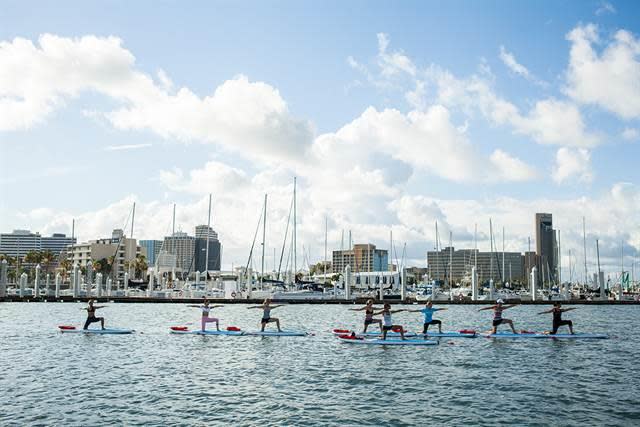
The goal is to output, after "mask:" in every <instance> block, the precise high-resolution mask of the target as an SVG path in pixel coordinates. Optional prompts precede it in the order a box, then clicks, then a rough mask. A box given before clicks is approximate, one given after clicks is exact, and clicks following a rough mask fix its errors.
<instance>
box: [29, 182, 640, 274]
mask: <svg viewBox="0 0 640 427" xmlns="http://www.w3.org/2000/svg"><path fill="white" fill-rule="evenodd" d="M271 178H274V179H275V181H273V183H272V184H269V183H270V182H271V181H270V180H271ZM251 180H252V184H253V183H255V182H262V184H265V185H266V187H258V186H257V185H249V186H247V187H246V189H243V191H242V194H243V195H244V197H237V192H236V191H235V189H234V188H225V189H222V190H221V191H220V192H218V193H217V194H214V199H213V200H214V203H213V215H212V216H213V221H212V224H213V227H214V229H216V231H218V232H219V234H220V238H221V240H222V242H223V245H224V248H225V249H224V259H223V262H224V266H225V268H230V267H231V265H232V264H234V265H238V264H244V263H246V261H247V257H248V248H249V247H250V245H251V241H252V239H253V233H254V231H255V225H256V224H257V221H258V217H259V215H260V211H261V207H262V201H263V199H262V198H263V194H264V191H265V190H268V192H269V204H268V213H267V248H269V249H270V250H271V251H272V248H280V247H281V245H282V240H283V237H284V228H285V226H286V221H287V216H288V213H289V207H290V204H291V193H292V190H293V189H292V183H291V182H288V183H286V184H285V183H279V182H278V178H277V177H268V176H267V177H261V178H257V176H254V177H252V178H251ZM315 185H316V183H315V182H308V181H307V180H306V179H300V180H299V187H298V208H299V210H298V233H299V234H298V241H299V248H298V251H299V259H300V258H301V255H300V254H301V253H302V245H303V244H304V246H305V248H306V250H307V251H308V252H310V253H311V262H315V261H318V260H320V259H321V258H322V255H321V254H322V248H323V246H324V226H323V225H324V218H325V216H326V217H328V218H329V237H328V239H329V248H334V249H335V248H339V247H340V244H341V237H342V230H346V231H348V230H352V235H353V239H354V241H356V242H358V243H360V242H372V243H375V244H377V245H378V246H379V247H381V248H387V247H388V242H389V231H390V229H393V234H394V240H395V241H396V249H398V250H401V249H399V247H401V246H402V243H403V242H410V243H411V244H410V245H409V247H408V248H409V250H410V252H409V253H408V254H407V256H408V257H409V258H410V259H411V263H412V264H415V265H424V258H425V252H426V251H427V250H431V249H432V248H433V246H434V240H435V221H438V227H439V232H440V238H441V240H443V241H445V242H446V241H448V233H449V231H451V232H452V233H453V241H454V245H455V246H456V247H473V234H474V225H475V224H477V225H478V241H479V247H480V249H481V250H488V249H489V239H488V232H489V230H488V222H489V218H492V219H493V223H494V227H495V228H494V229H501V228H502V227H505V230H506V248H507V250H516V251H524V250H526V249H527V237H528V236H532V235H533V225H532V223H533V215H534V213H535V212H552V213H553V216H554V225H555V228H557V229H560V230H562V248H563V253H564V256H565V261H564V266H565V268H566V266H567V264H568V261H567V258H566V257H567V254H568V251H569V250H572V251H573V254H574V256H576V254H579V255H580V256H582V216H583V215H584V216H586V218H587V240H588V242H587V244H588V248H587V251H588V253H587V256H588V262H589V269H590V271H593V268H594V267H593V266H594V264H595V239H596V238H598V239H600V242H601V245H602V247H611V248H616V247H617V246H616V245H618V247H619V244H620V242H621V241H623V242H624V244H625V248H626V249H625V251H626V253H627V256H630V255H633V254H635V256H638V255H639V254H640V217H639V216H638V215H636V213H637V212H638V210H640V188H639V187H638V186H637V185H635V184H632V183H617V184H615V185H613V186H612V187H611V188H610V190H609V191H608V192H606V193H604V194H601V195H599V196H597V197H579V198H567V199H558V198H548V199H547V198H538V199H531V200H518V199H515V198H509V197H500V196H495V197H487V198H480V199H456V198H451V199H442V198H431V197H427V196H421V195H406V194H405V195H398V196H397V197H396V198H394V199H392V200H388V201H387V203H381V204H376V205H374V206H373V207H372V211H377V212H378V215H377V216H371V217H363V216H362V215H360V213H359V212H357V209H354V205H352V204H350V203H333V204H331V203H329V204H327V203H326V200H325V199H323V198H322V196H321V195H320V194H318V193H317V192H316V191H315ZM134 201H136V202H137V204H136V231H135V234H136V236H135V237H137V238H139V239H157V238H160V237H161V236H164V235H168V234H169V233H170V231H171V217H172V205H171V204H170V203H166V202H159V201H144V200H140V199H139V198H138V197H137V196H134V195H130V196H127V197H125V198H123V199H121V200H118V201H114V202H112V203H110V204H109V205H108V206H106V207H104V208H101V209H97V210H91V211H85V212H68V211H66V212H65V211H60V210H58V209H55V210H54V209H43V208H39V209H35V210H33V211H29V212H23V213H21V216H22V217H23V218H25V219H28V221H29V223H30V224H31V225H32V229H38V230H40V231H41V232H43V233H44V234H50V233H52V232H60V231H67V232H69V231H70V224H71V220H72V218H76V231H77V233H78V234H79V237H80V239H81V240H86V239H93V238H96V237H98V236H106V235H109V234H110V233H111V230H112V229H113V228H122V227H124V226H125V224H127V219H128V218H129V215H130V211H131V206H132V204H133V202H134ZM207 207H208V197H207V196H206V195H204V194H203V195H201V196H198V197H196V198H195V199H193V200H191V201H188V202H186V203H180V204H179V205H178V208H177V219H176V223H177V228H178V229H182V230H184V231H187V232H190V233H193V229H194V227H195V226H196V225H198V224H202V223H206V218H207ZM612 224H615V225H616V226H615V227H612V226H611V225H612ZM345 244H346V242H345ZM271 251H269V252H271ZM611 252H612V253H614V252H615V251H613V249H612V250H611ZM618 254H619V249H618V250H617V252H615V254H614V255H611V257H608V256H606V254H601V263H602V264H603V266H604V269H605V270H607V269H609V271H617V269H618V268H619V255H618ZM603 255H605V256H603ZM574 262H575V260H574ZM301 264H302V263H301ZM304 267H306V266H304V265H303V268H304ZM565 274H566V270H565Z"/></svg>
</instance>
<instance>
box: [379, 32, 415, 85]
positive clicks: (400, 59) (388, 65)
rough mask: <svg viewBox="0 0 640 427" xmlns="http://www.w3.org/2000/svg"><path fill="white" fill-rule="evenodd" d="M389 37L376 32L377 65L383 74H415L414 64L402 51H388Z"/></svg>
mask: <svg viewBox="0 0 640 427" xmlns="http://www.w3.org/2000/svg"><path fill="white" fill-rule="evenodd" d="M388 47H389V37H388V36H387V35H386V34H384V33H378V65H379V66H380V69H381V70H382V75H383V76H387V77H389V76H393V75H396V74H398V73H402V72H403V73H406V74H408V75H410V76H415V74H416V66H415V65H414V64H413V61H411V59H409V57H408V56H406V55H405V54H404V53H403V52H399V51H396V52H391V53H390V52H388V50H387V48H388Z"/></svg>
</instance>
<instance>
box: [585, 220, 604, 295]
mask: <svg viewBox="0 0 640 427" xmlns="http://www.w3.org/2000/svg"><path fill="white" fill-rule="evenodd" d="M582 243H583V245H584V284H585V286H586V284H587V282H588V281H589V278H588V276H587V227H586V225H585V221H584V217H582ZM598 280H600V279H598Z"/></svg>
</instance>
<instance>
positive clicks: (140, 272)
mask: <svg viewBox="0 0 640 427" xmlns="http://www.w3.org/2000/svg"><path fill="white" fill-rule="evenodd" d="M2 260H7V264H8V266H9V269H8V271H7V276H8V278H9V280H10V281H12V282H14V281H15V280H16V278H17V277H18V276H20V275H21V274H22V273H27V275H28V276H29V279H30V280H33V278H34V277H35V266H36V265H38V264H40V267H41V268H42V274H44V275H46V274H49V273H53V272H54V270H55V271H58V272H59V273H60V274H61V275H62V279H63V281H64V280H66V278H67V275H68V274H69V273H70V272H71V271H72V270H73V262H72V261H71V260H70V259H68V258H63V259H61V260H60V262H59V263H58V265H57V268H54V267H55V266H56V261H57V260H58V255H56V254H54V253H53V252H51V251H50V250H45V251H29V252H27V253H26V254H25V255H24V256H22V257H19V259H18V258H17V257H12V256H9V255H5V254H0V262H1V261H2ZM113 261H114V257H113V256H110V257H108V258H101V259H98V260H93V261H92V264H93V269H94V271H95V272H96V273H102V274H103V275H105V276H108V275H109V274H111V272H112V270H113ZM148 267H149V265H148V263H147V259H146V257H145V256H144V255H138V256H137V257H136V258H135V259H133V260H130V261H125V262H124V269H125V271H127V272H129V275H130V276H132V277H134V278H135V277H142V278H144V277H145V273H146V272H147V269H148ZM80 271H81V272H82V274H86V273H87V267H86V266H81V267H80ZM131 273H133V275H132V274H131Z"/></svg>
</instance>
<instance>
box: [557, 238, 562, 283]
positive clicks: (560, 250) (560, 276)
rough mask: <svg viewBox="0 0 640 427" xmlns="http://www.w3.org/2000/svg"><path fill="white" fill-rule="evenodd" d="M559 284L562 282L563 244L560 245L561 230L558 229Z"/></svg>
mask: <svg viewBox="0 0 640 427" xmlns="http://www.w3.org/2000/svg"><path fill="white" fill-rule="evenodd" d="M558 284H559V285H561V284H562V246H560V230H558Z"/></svg>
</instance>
